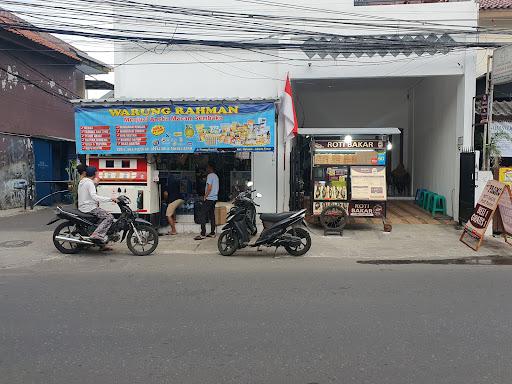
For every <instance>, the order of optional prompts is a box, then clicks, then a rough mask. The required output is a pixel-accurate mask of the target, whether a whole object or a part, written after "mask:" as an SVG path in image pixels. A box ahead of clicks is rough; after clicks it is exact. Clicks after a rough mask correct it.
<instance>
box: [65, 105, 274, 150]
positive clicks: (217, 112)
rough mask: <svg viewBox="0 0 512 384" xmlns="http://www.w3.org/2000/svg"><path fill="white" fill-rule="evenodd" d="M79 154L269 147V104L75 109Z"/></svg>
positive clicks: (271, 134)
mask: <svg viewBox="0 0 512 384" xmlns="http://www.w3.org/2000/svg"><path fill="white" fill-rule="evenodd" d="M75 132H76V151H77V153H81V154H87V153H88V154H136V153H192V152H210V151H219V150H227V151H229V150H231V151H272V150H273V149H274V135H275V106H274V103H269V102H265V103H251V104H245V103H239V104H236V103H235V104H199V103H197V104H170V105H158V106H126V105H122V106H109V107H103V106H102V107H79V108H76V109H75Z"/></svg>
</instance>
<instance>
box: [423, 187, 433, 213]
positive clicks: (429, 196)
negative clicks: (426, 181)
mask: <svg viewBox="0 0 512 384" xmlns="http://www.w3.org/2000/svg"><path fill="white" fill-rule="evenodd" d="M432 195H435V193H434V192H432V191H426V192H425V197H424V198H423V204H422V205H421V207H422V208H423V209H426V210H427V211H429V204H430V199H432Z"/></svg>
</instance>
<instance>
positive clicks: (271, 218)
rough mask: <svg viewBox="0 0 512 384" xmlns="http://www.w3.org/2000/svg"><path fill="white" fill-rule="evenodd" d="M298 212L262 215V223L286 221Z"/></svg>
mask: <svg viewBox="0 0 512 384" xmlns="http://www.w3.org/2000/svg"><path fill="white" fill-rule="evenodd" d="M295 213H296V212H283V213H262V214H260V219H261V221H268V222H270V223H277V222H278V221H281V220H286V219H287V218H289V217H290V216H292V215H294V214H295Z"/></svg>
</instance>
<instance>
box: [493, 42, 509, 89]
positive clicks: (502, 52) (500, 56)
mask: <svg viewBox="0 0 512 384" xmlns="http://www.w3.org/2000/svg"><path fill="white" fill-rule="evenodd" d="M491 81H492V82H493V83H494V84H505V83H510V82H511V81H512V47H511V46H510V45H505V46H503V47H500V48H496V49H495V50H494V52H493V54H492V78H491Z"/></svg>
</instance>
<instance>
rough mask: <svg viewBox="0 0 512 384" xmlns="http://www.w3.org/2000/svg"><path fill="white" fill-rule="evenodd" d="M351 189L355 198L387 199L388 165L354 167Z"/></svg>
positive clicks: (351, 175)
mask: <svg viewBox="0 0 512 384" xmlns="http://www.w3.org/2000/svg"><path fill="white" fill-rule="evenodd" d="M350 189H351V198H352V199H353V200H378V201H384V200H386V199H387V187H386V167H352V168H351V169H350Z"/></svg>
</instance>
